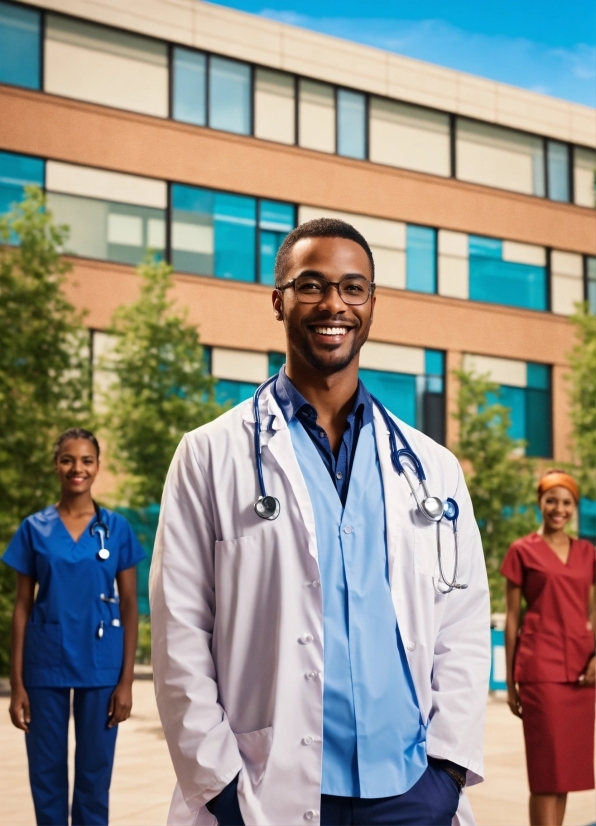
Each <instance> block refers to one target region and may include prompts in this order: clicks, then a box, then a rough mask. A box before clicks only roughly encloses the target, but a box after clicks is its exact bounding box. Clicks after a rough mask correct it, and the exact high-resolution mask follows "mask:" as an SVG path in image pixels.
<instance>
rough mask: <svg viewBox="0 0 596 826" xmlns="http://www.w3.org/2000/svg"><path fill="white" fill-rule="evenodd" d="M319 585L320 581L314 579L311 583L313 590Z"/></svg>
mask: <svg viewBox="0 0 596 826" xmlns="http://www.w3.org/2000/svg"><path fill="white" fill-rule="evenodd" d="M320 584H321V580H320V579H314V580H313V582H312V587H313V588H318V587H319V585H320Z"/></svg>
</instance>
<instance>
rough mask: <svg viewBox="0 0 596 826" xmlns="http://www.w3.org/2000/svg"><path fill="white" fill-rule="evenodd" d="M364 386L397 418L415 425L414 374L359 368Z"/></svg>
mask: <svg viewBox="0 0 596 826" xmlns="http://www.w3.org/2000/svg"><path fill="white" fill-rule="evenodd" d="M359 375H360V378H361V379H362V381H363V382H364V386H365V387H366V389H367V390H368V391H369V393H372V395H373V396H375V397H376V398H377V399H378V400H379V401H380V402H381V404H384V405H385V407H386V408H387V409H388V410H390V411H391V412H392V413H393V414H394V415H395V416H397V417H398V419H401V420H402V421H404V422H405V423H406V424H410V425H412V427H416V408H417V398H416V376H412V375H408V374H407V373H388V372H385V371H382V370H365V369H361V370H360V373H359Z"/></svg>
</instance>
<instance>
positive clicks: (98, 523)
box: [91, 502, 120, 639]
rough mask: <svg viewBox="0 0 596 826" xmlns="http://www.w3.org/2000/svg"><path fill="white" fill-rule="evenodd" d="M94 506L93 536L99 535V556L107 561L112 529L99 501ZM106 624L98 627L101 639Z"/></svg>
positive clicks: (111, 600) (116, 621)
mask: <svg viewBox="0 0 596 826" xmlns="http://www.w3.org/2000/svg"><path fill="white" fill-rule="evenodd" d="M93 507H94V508H95V522H94V523H93V524H92V525H91V536H95V535H96V534H97V535H98V536H99V544H100V548H99V551H98V552H97V556H98V558H99V559H100V560H101V562H105V561H106V559H109V558H110V552H109V551H108V549H107V548H106V545H105V540H106V539H109V538H110V529H109V528H108V526H107V525H106V523H105V522H104V521H103V519H102V518H101V511H100V509H99V505H98V504H97V502H94V503H93ZM99 598H100V600H101V601H102V602H105V603H107V604H108V605H118V604H119V602H120V600H119V599H118V597H110V596H106V594H100V595H99ZM110 624H111V625H120V620H119V619H114V618H112V620H111V621H110ZM104 626H105V622H104V620H100V623H99V626H98V628H97V636H98V637H99V639H101V638H102V637H103V635H104Z"/></svg>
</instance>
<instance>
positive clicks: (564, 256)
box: [550, 250, 584, 278]
mask: <svg viewBox="0 0 596 826" xmlns="http://www.w3.org/2000/svg"><path fill="white" fill-rule="evenodd" d="M550 269H551V272H554V273H557V275H568V276H571V277H572V278H582V277H583V272H584V262H583V258H582V256H581V255H579V254H578V253H576V252H562V251H561V250H552V252H551V255H550Z"/></svg>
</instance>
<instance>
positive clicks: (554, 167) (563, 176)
mask: <svg viewBox="0 0 596 826" xmlns="http://www.w3.org/2000/svg"><path fill="white" fill-rule="evenodd" d="M546 158H547V180H548V197H549V198H551V199H552V200H553V201H569V195H570V193H569V147H568V146H567V144H566V143H559V142H558V141H547V143H546Z"/></svg>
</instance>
